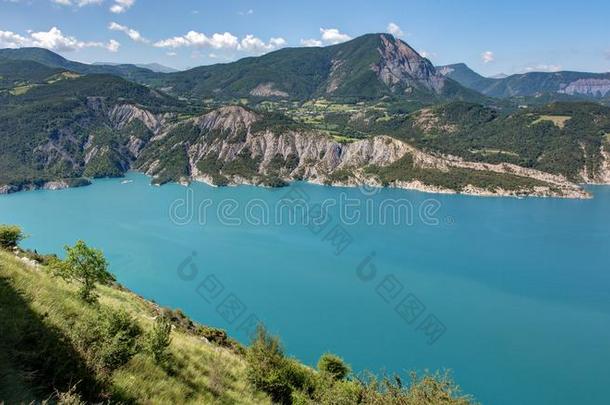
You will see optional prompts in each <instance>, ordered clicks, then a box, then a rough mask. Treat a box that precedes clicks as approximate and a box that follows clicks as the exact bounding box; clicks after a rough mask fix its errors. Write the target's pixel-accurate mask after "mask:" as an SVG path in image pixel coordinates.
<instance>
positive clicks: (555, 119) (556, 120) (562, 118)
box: [532, 115, 572, 128]
mask: <svg viewBox="0 0 610 405" xmlns="http://www.w3.org/2000/svg"><path fill="white" fill-rule="evenodd" d="M570 119H572V117H570V116H566V115H541V116H540V117H538V119H536V121H534V122H532V125H536V124H538V123H540V122H544V121H550V122H552V123H553V124H554V125H555V126H556V127H557V128H564V127H565V126H566V122H568V120H570Z"/></svg>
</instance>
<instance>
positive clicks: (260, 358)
mask: <svg viewBox="0 0 610 405" xmlns="http://www.w3.org/2000/svg"><path fill="white" fill-rule="evenodd" d="M246 360H247V363H248V367H247V369H246V375H247V378H248V381H249V382H250V383H251V384H252V385H253V386H254V388H256V389H257V390H259V391H263V392H265V393H267V394H268V395H269V396H270V397H271V400H272V401H273V402H274V403H279V404H291V403H292V392H293V389H294V388H295V386H297V387H296V388H299V387H298V385H300V384H302V383H303V379H302V377H303V375H302V374H301V373H300V372H299V371H300V370H298V369H297V367H296V366H295V364H293V362H292V361H290V360H289V359H286V358H285V357H284V351H283V349H282V345H281V343H280V341H279V339H278V338H277V337H275V336H269V335H268V334H267V331H266V330H265V328H264V327H263V326H262V325H259V326H258V328H257V330H256V337H255V338H254V340H253V342H252V344H251V345H250V347H249V348H248V351H247V353H246Z"/></svg>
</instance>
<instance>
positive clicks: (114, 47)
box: [106, 39, 121, 52]
mask: <svg viewBox="0 0 610 405" xmlns="http://www.w3.org/2000/svg"><path fill="white" fill-rule="evenodd" d="M120 46H121V43H120V42H119V41H115V40H114V39H111V40H110V42H108V45H106V49H108V50H109V51H110V52H117V51H118V50H119V47H120Z"/></svg>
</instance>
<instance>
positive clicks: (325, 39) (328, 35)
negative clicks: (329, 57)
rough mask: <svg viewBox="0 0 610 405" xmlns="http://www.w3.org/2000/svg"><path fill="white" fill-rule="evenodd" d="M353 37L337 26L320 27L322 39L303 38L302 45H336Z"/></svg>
mask: <svg viewBox="0 0 610 405" xmlns="http://www.w3.org/2000/svg"><path fill="white" fill-rule="evenodd" d="M350 39H352V37H350V36H349V35H347V34H344V33H342V32H340V31H339V30H338V29H337V28H320V39H315V38H311V39H301V45H303V46H323V45H335V44H339V43H341V42H345V41H349V40H350Z"/></svg>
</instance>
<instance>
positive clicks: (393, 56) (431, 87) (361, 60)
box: [156, 34, 482, 102]
mask: <svg viewBox="0 0 610 405" xmlns="http://www.w3.org/2000/svg"><path fill="white" fill-rule="evenodd" d="M158 79H159V80H158V82H157V83H156V85H159V86H161V87H163V88H164V89H167V91H169V92H171V93H172V94H175V95H180V96H187V97H195V98H202V97H224V98H239V97H261V98H278V99H281V98H285V99H311V98H317V97H327V98H351V99H378V98H381V97H384V96H392V97H402V98H406V99H414V100H424V101H428V102H432V101H437V100H439V99H468V100H480V99H482V97H481V96H480V95H479V94H477V93H475V92H473V91H471V90H468V89H466V88H464V87H462V86H461V85H459V84H458V83H456V82H454V81H453V80H451V79H448V78H446V77H444V76H443V75H441V74H440V73H438V72H437V70H436V68H435V67H434V66H433V65H432V63H430V61H429V60H428V59H426V58H423V57H422V56H421V55H419V54H418V53H417V52H416V51H415V50H414V49H413V48H411V47H410V46H409V45H408V44H406V43H405V42H403V41H401V40H399V39H396V38H394V37H393V36H392V35H388V34H368V35H364V36H361V37H359V38H356V39H353V40H351V41H348V42H345V43H341V44H338V45H333V46H328V47H323V48H321V47H312V48H284V49H281V50H278V51H275V52H271V53H269V54H266V55H263V56H260V57H252V58H245V59H241V60H239V61H237V62H233V63H227V64H219V65H212V66H201V67H197V68H194V69H191V70H188V71H183V72H178V73H172V74H168V75H165V76H163V77H162V78H158Z"/></svg>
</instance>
